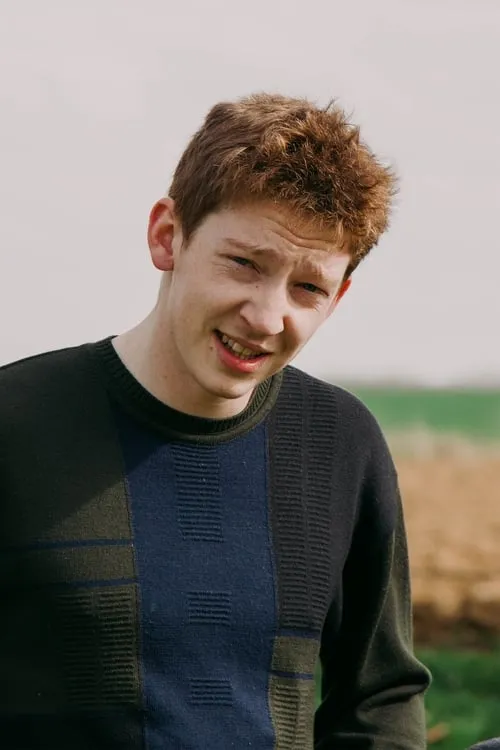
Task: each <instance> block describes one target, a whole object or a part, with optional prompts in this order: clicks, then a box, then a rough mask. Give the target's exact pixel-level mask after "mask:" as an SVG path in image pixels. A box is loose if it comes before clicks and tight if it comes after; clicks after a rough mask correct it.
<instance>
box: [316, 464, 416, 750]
mask: <svg viewBox="0 0 500 750" xmlns="http://www.w3.org/2000/svg"><path fill="white" fill-rule="evenodd" d="M382 491H383V492H384V493H385V495H386V496H385V497H382V496H381V494H380V493H381V492H382ZM368 495H369V497H368V498H365V510H364V511H363V513H364V516H365V517H364V519H363V518H360V520H359V522H358V525H357V529H356V532H355V535H354V539H353V543H352V546H351V550H350V554H349V556H348V559H347V562H346V565H345V569H344V576H343V586H342V588H343V596H342V603H341V606H340V607H339V606H338V605H337V606H336V607H335V609H334V608H333V607H332V609H331V611H330V613H329V615H328V618H327V621H326V623H325V627H324V630H323V634H322V642H321V651H320V659H321V669H322V690H321V692H322V701H321V704H320V706H319V708H318V711H317V713H316V718H315V750H341V749H342V750H347V749H348V748H352V749H353V750H354V748H359V750H361V749H362V748H363V750H365V749H366V750H368V748H370V749H371V750H420V749H421V748H425V747H427V744H426V728H425V711H424V700H423V696H424V693H425V690H426V689H427V687H428V686H429V684H430V674H429V672H428V670H427V669H426V668H425V667H424V666H423V665H422V664H421V663H420V662H419V661H418V660H417V658H416V657H415V655H414V651H413V643H412V640H413V637H412V606H411V592H410V576H409V563H408V550H407V538H406V531H405V524H404V518H403V510H402V505H401V499H400V495H399V490H398V485H397V478H396V476H395V472H392V471H389V472H386V473H385V476H384V478H383V481H382V482H379V483H378V487H376V488H374V487H373V484H372V485H371V487H370V488H369V492H368ZM387 495H389V496H387ZM339 611H340V615H339Z"/></svg>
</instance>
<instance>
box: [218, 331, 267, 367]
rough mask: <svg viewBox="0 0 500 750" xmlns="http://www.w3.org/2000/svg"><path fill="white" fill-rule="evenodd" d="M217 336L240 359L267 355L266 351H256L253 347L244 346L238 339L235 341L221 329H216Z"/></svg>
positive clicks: (253, 358) (251, 358) (252, 358)
mask: <svg viewBox="0 0 500 750" xmlns="http://www.w3.org/2000/svg"><path fill="white" fill-rule="evenodd" d="M215 333H216V336H217V338H218V339H219V341H220V342H221V343H222V344H223V345H224V347H225V348H226V349H227V350H228V351H229V352H231V354H233V355H234V356H235V357H238V359H241V360H247V359H250V360H255V359H259V358H260V357H265V356H267V355H266V353H264V352H256V351H254V350H252V349H249V348H248V347H245V346H242V345H241V344H238V342H237V341H234V340H233V339H231V338H229V336H226V334H225V333H222V332H221V331H215Z"/></svg>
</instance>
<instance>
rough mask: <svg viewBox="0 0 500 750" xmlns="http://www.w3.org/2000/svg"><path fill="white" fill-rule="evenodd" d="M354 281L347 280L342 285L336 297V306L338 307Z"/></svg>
mask: <svg viewBox="0 0 500 750" xmlns="http://www.w3.org/2000/svg"><path fill="white" fill-rule="evenodd" d="M351 283H352V279H351V278H350V277H349V278H348V279H345V281H343V282H342V284H341V285H340V289H339V290H338V292H337V294H336V295H335V305H338V303H339V302H340V300H341V299H342V297H343V296H344V294H345V293H346V292H347V290H348V289H349V287H350V286H351Z"/></svg>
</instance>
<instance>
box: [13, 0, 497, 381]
mask: <svg viewBox="0 0 500 750" xmlns="http://www.w3.org/2000/svg"><path fill="white" fill-rule="evenodd" d="M499 70H500V0H468V1H466V0H350V2H342V3H341V2H336V1H335V0H309V2H306V3H304V2H299V0H287V2H284V1H283V2H282V1H281V0H252V2H238V1H237V0H211V1H210V2H205V1H203V0H198V1H197V2H194V1H193V0H183V1H182V2H168V0H162V1H160V0H85V1H84V0H43V1H42V0H0V107H1V111H0V115H1V116H0V316H1V328H0V363H4V362H8V361H11V360H14V359H18V358H20V357H23V356H26V355H29V354H32V353H36V352H40V351H43V350H45V349H52V348H57V347H61V346H67V345H72V344H78V343H81V342H83V341H91V340H96V339H98V338H101V337H104V336H106V335H108V334H110V333H119V332H121V331H123V330H125V329H126V328H127V327H129V326H132V325H133V324H134V323H136V322H137V321H138V320H139V319H140V318H141V317H142V316H144V315H145V314H146V313H147V312H148V311H149V309H150V307H151V306H152V304H153V302H154V299H155V296H156V290H157V285H158V281H159V279H158V276H157V272H155V271H154V269H153V267H152V266H151V264H150V261H149V259H148V253H147V246H146V241H145V228H146V224H147V216H148V212H149V209H150V206H151V205H152V203H153V202H154V201H155V200H156V199H157V198H158V197H160V196H161V195H162V194H163V193H164V192H165V190H166V188H167V186H168V184H169V181H170V176H171V173H172V170H173V168H174V165H175V163H176V160H177V158H178V157H179V155H180V153H181V151H182V149H183V147H184V145H185V144H186V142H187V139H188V138H189V136H190V135H191V134H192V132H193V131H194V130H195V129H196V128H197V127H198V126H199V124H200V123H201V120H202V118H203V117H204V115H205V113H206V111H207V109H208V108H209V107H210V106H212V104H214V103H215V102H216V101H219V100H221V99H226V98H234V97H239V96H241V95H244V94H247V93H250V92H253V91H256V90H268V91H275V92H281V93H285V94H291V95H304V96H307V97H309V98H312V99H313V100H316V101H317V102H318V103H320V104H324V103H326V102H327V101H328V100H329V99H330V98H332V97H335V98H337V99H338V101H339V103H340V104H342V105H343V106H344V107H345V108H346V109H348V110H349V111H350V112H351V114H352V119H353V120H355V121H357V122H358V123H359V124H360V125H361V127H362V134H363V136H364V138H365V139H366V140H367V141H368V143H369V144H370V145H371V146H372V148H373V149H374V150H376V151H377V152H378V153H379V154H381V155H382V156H383V157H384V158H387V159H389V160H390V161H392V162H393V163H394V164H395V166H396V168H397V170H398V172H399V174H400V176H401V192H400V195H399V198H398V205H397V211H396V213H395V215H394V219H393V223H392V228H391V230H390V232H389V233H388V234H387V235H386V237H385V238H384V239H383V240H382V242H381V243H380V245H379V246H378V247H377V248H375V249H374V250H373V252H372V255H371V256H370V258H369V259H368V260H367V261H366V262H365V263H364V264H363V265H362V267H361V268H360V269H359V271H358V272H357V273H356V274H355V277H354V284H353V287H352V290H351V292H350V293H349V295H347V297H346V298H345V300H344V301H343V302H342V304H341V305H340V307H339V308H338V311H337V312H336V313H335V315H334V316H333V317H332V318H331V319H330V321H329V322H328V323H327V324H326V325H325V327H324V328H323V329H322V330H321V331H320V332H319V333H318V334H317V335H316V338H315V339H314V340H313V341H312V342H311V343H310V344H309V346H308V347H307V348H306V350H304V352H303V353H302V354H301V356H300V357H299V359H298V360H297V364H299V365H300V366H301V367H303V368H304V369H306V370H308V371H309V372H312V373H313V374H318V375H328V376H331V377H333V378H336V379H339V380H341V381H345V380H349V379H352V378H354V379H356V380H357V379H361V378H362V379H369V380H370V379H378V378H384V379H386V378H390V379H407V380H408V379H409V380H413V381H418V382H427V383H429V384H438V385H441V384H450V383H455V382H460V381H465V380H481V381H482V380H485V379H487V380H490V381H496V382H500V333H499V328H500V294H499V290H500V245H499V233H498V220H499V214H500V103H499V101H500V98H499V94H500V87H499V83H498V72H499Z"/></svg>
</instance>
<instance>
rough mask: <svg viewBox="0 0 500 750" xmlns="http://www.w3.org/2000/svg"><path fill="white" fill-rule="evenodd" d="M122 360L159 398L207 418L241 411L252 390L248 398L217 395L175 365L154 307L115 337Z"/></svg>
mask: <svg viewBox="0 0 500 750" xmlns="http://www.w3.org/2000/svg"><path fill="white" fill-rule="evenodd" d="M113 346H114V348H115V351H116V353H117V354H118V356H119V357H120V359H121V361H122V362H123V364H124V365H125V367H126V368H127V369H128V370H129V372H130V373H131V374H132V375H133V376H134V378H135V379H136V380H137V381H138V382H139V383H140V384H141V385H142V386H143V388H145V389H146V390H147V391H149V393H151V394H152V395H153V396H154V397H155V398H157V399H158V400H159V401H161V402H162V403H164V404H167V406H170V407H171V408H172V409H176V410H177V411H180V412H184V413H185V414H190V415H192V416H197V417H204V418H206V419H227V418H230V417H234V416H236V415H237V414H239V413H241V412H242V411H243V410H244V409H245V408H246V406H247V405H248V403H249V401H250V399H251V397H252V394H251V393H250V394H248V395H245V397H244V398H237V399H227V398H217V397H215V396H211V394H208V393H206V392H205V391H203V390H202V388H201V387H200V386H199V385H198V384H197V383H194V382H193V381H191V379H190V376H189V374H188V373H184V372H182V371H181V370H180V368H177V367H176V366H175V357H174V356H173V355H172V354H171V352H170V347H169V336H168V334H167V333H165V332H163V331H162V330H161V327H160V326H158V324H157V322H156V320H155V316H154V311H153V313H151V314H150V315H149V316H148V317H147V318H145V319H144V320H143V321H142V322H141V323H139V324H138V325H137V326H136V327H135V328H132V329H130V330H129V331H127V332H125V333H123V334H121V335H119V336H117V337H116V338H114V339H113Z"/></svg>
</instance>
